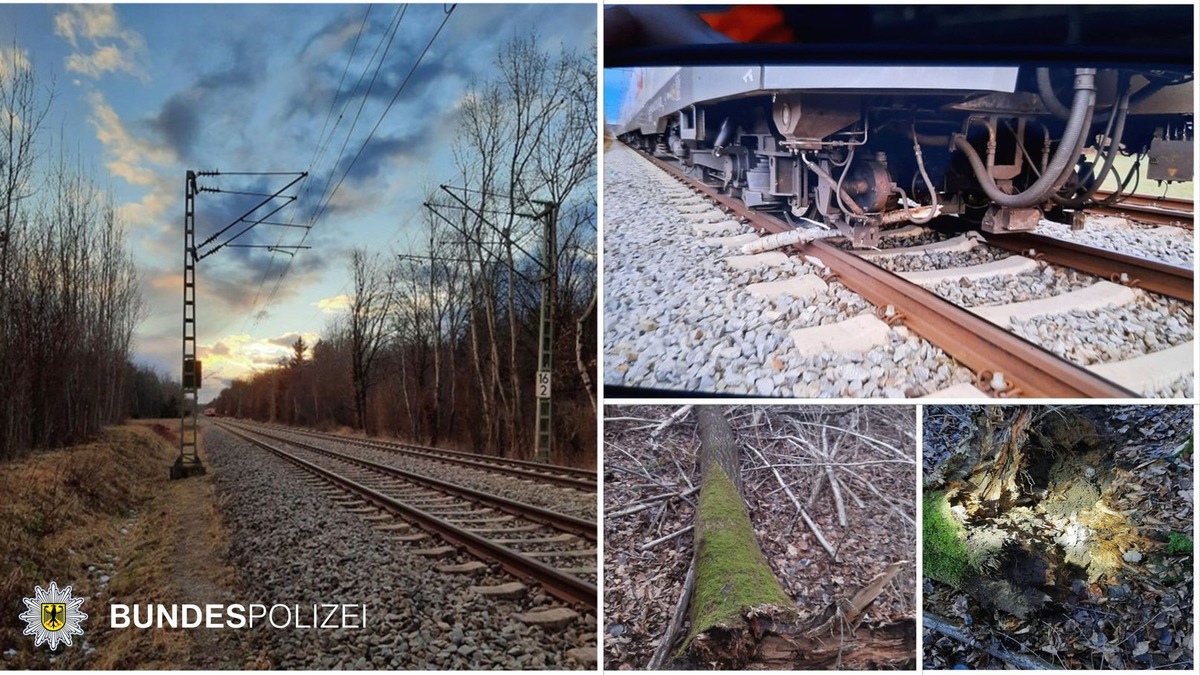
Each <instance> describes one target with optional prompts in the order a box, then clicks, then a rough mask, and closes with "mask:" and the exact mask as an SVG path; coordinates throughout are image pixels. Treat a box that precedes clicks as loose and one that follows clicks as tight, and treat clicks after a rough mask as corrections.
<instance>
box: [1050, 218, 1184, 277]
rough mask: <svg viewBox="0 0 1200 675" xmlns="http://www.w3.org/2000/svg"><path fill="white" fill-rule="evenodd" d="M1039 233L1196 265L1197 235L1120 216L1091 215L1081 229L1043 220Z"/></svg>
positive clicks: (1169, 262)
mask: <svg viewBox="0 0 1200 675" xmlns="http://www.w3.org/2000/svg"><path fill="white" fill-rule="evenodd" d="M1037 233H1038V234H1042V235H1046V236H1048V237H1054V238H1056V239H1062V240H1063V241H1070V242H1074V243H1077V244H1082V245H1084V246H1094V247H1096V248H1102V249H1106V250H1109V251H1116V252H1118V253H1124V254H1126V255H1131V256H1135V257H1138V258H1150V259H1153V260H1159V261H1162V262H1164V263H1167V264H1169V265H1177V266H1179V267H1187V268H1189V269H1191V268H1193V267H1195V264H1196V260H1195V257H1194V254H1193V252H1192V238H1193V236H1194V234H1193V233H1192V232H1191V231H1189V230H1185V229H1183V228H1180V227H1159V226H1156V225H1143V224H1141V223H1136V222H1132V221H1129V220H1126V219H1125V218H1121V217H1117V216H1089V217H1088V218H1087V220H1086V221H1085V222H1084V228H1083V229H1082V230H1072V229H1071V227H1070V226H1069V225H1063V224H1062V223H1056V222H1053V221H1050V220H1043V221H1041V222H1040V223H1038V230H1037Z"/></svg>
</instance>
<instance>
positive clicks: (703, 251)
mask: <svg viewBox="0 0 1200 675" xmlns="http://www.w3.org/2000/svg"><path fill="white" fill-rule="evenodd" d="M605 171H606V174H605V177H606V178H605V234H604V249H605V250H604V254H605V257H604V259H605V301H604V316H605V335H604V381H605V383H606V384H612V385H626V386H637V387H649V388H655V389H673V390H679V391H700V392H719V393H730V394H747V395H757V396H788V397H791V396H795V397H804V398H810V397H842V396H852V397H867V396H877V397H878V396H886V397H892V398H902V397H905V396H919V395H922V394H926V393H931V392H934V391H937V390H939V389H942V388H944V387H947V386H950V385H951V384H954V383H958V382H970V381H971V380H972V379H973V378H972V375H971V373H970V371H968V370H967V369H965V368H962V367H961V366H959V365H957V364H956V363H955V362H954V361H953V359H951V358H950V357H949V356H948V355H947V354H945V352H943V351H942V350H940V349H938V348H936V347H934V346H933V345H931V344H930V343H928V342H927V341H925V340H923V339H921V338H918V337H916V336H913V335H909V334H908V331H906V330H903V329H900V330H894V331H892V332H891V333H890V335H889V344H887V345H885V346H883V347H878V348H875V349H872V350H870V351H868V352H867V353H865V354H864V353H852V354H837V353H833V352H825V353H822V354H817V355H812V356H801V355H799V354H798V353H797V352H796V351H795V350H794V348H793V341H792V338H791V336H790V332H791V331H794V330H797V329H800V328H807V327H811V326H818V325H824V324H828V323H832V322H837V321H841V320H845V319H848V318H851V317H853V316H856V315H858V314H862V313H864V312H869V311H873V309H872V308H871V307H870V306H869V305H868V303H866V302H865V301H864V300H863V299H862V298H861V297H860V296H858V295H857V294H855V293H853V292H851V291H850V290H849V289H847V288H845V287H844V286H842V285H841V284H839V283H836V282H834V283H831V284H830V285H829V287H828V288H827V289H826V290H824V291H822V292H820V293H819V294H818V295H817V296H816V297H815V298H813V299H812V300H793V299H791V298H787V297H783V296H777V297H775V298H767V297H762V296H754V295H751V294H750V293H748V292H746V291H745V290H744V287H745V286H746V285H748V284H750V283H755V282H758V281H773V280H782V279H787V278H790V277H794V276H798V275H804V274H817V273H819V272H820V270H818V269H817V268H816V267H815V266H814V265H812V264H810V263H808V262H805V261H801V260H798V259H795V258H792V259H789V260H788V262H786V263H784V264H783V265H782V266H780V267H775V268H769V269H760V270H755V271H742V272H737V271H732V270H730V269H729V267H728V266H727V265H726V264H725V263H723V262H722V259H723V258H726V257H728V256H731V255H739V254H740V251H731V250H728V249H725V248H722V247H720V246H714V245H709V244H706V243H705V242H704V237H701V236H697V235H696V234H695V233H694V232H693V231H692V229H691V226H690V225H689V223H688V222H687V220H686V218H685V217H684V216H683V214H682V213H681V212H680V211H679V209H677V208H675V207H674V206H672V205H671V203H670V202H669V201H668V200H666V199H665V198H664V188H663V184H662V183H661V182H659V180H658V179H656V178H655V174H657V172H658V170H657V169H655V168H654V167H653V166H652V165H650V164H649V163H648V162H646V161H645V160H644V159H642V158H640V157H638V156H637V155H636V154H635V153H634V152H633V151H631V150H629V149H627V148H624V147H620V146H616V147H614V148H613V149H612V150H611V151H609V152H608V153H607V154H606V155H605ZM740 231H749V230H748V229H747V228H741V230H740ZM734 233H736V232H732V231H731V232H729V234H734Z"/></svg>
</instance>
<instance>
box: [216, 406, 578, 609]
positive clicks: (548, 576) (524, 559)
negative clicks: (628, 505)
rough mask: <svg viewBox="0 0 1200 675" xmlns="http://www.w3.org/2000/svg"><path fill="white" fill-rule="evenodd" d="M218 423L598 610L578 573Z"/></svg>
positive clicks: (548, 589) (565, 597) (559, 595)
mask: <svg viewBox="0 0 1200 675" xmlns="http://www.w3.org/2000/svg"><path fill="white" fill-rule="evenodd" d="M218 425H219V426H220V427H221V428H222V429H224V430H226V431H228V432H229V433H231V434H234V435H236V436H238V437H240V438H242V439H243V440H245V441H247V442H249V443H253V444H254V445H257V446H259V447H260V448H263V449H265V450H268V451H270V452H272V453H275V454H276V455H279V456H280V457H282V458H284V459H286V460H288V461H290V462H292V463H294V464H296V465H298V466H300V467H302V468H304V469H305V470H306V471H309V472H311V473H314V474H316V475H318V476H320V477H321V478H324V479H325V480H328V481H329V482H331V483H334V484H335V485H339V486H341V487H342V488H344V489H346V490H348V491H350V492H353V493H355V494H357V495H359V496H361V497H363V498H364V499H366V500H367V501H369V502H371V503H372V504H375V505H376V506H379V507H381V508H383V509H386V510H388V511H392V512H393V513H400V514H403V515H404V516H406V517H408V518H410V519H412V520H413V521H415V522H416V523H417V525H418V526H419V527H420V528H421V529H423V530H426V531H427V532H430V533H431V534H436V535H437V536H439V537H441V538H442V539H445V540H446V541H447V542H450V543H453V544H457V545H459V546H462V547H463V548H464V549H466V550H467V551H468V552H470V553H471V554H472V555H474V556H475V557H477V558H483V559H485V560H493V561H495V562H497V563H499V564H500V566H501V567H503V568H504V569H505V570H506V571H508V572H509V573H510V574H513V575H514V576H516V577H519V578H522V579H528V580H530V581H533V582H534V583H537V584H539V585H541V586H542V587H543V588H545V589H546V592H547V593H549V594H550V595H553V596H554V597H556V598H558V599H559V600H562V601H563V602H567V603H570V604H572V605H576V606H579V607H584V608H586V609H588V610H590V611H593V612H594V611H596V608H597V606H598V605H599V602H598V591H597V589H596V585H595V584H592V583H588V582H587V581H584V580H582V579H580V578H578V577H576V576H573V575H570V574H567V573H565V572H562V571H561V570H558V569H556V568H554V567H552V566H550V565H547V564H546V563H543V562H541V561H539V560H534V559H533V558H530V557H528V556H525V555H522V554H521V553H520V552H518V551H514V550H513V549H511V548H508V547H507V546H503V545H501V544H496V543H493V542H491V541H488V540H487V539H485V538H483V537H481V536H479V535H477V534H475V533H473V532H467V531H466V530H464V529H462V528H460V527H457V526H455V525H453V524H451V523H448V522H446V521H445V520H442V519H441V518H438V517H437V516H434V515H431V514H429V513H426V512H425V511H422V510H421V509H418V508H416V507H414V506H410V505H408V504H405V503H404V502H401V501H399V500H396V499H393V498H392V497H389V496H387V495H385V494H383V493H382V492H379V491H377V490H375V489H373V488H370V487H367V486H366V485H363V484H361V483H358V482H355V481H353V480H351V479H349V478H346V477H345V476H342V475H340V474H338V473H335V472H333V471H330V470H329V469H326V468H324V467H322V466H318V465H316V464H314V463H312V462H310V461H308V460H306V459H303V458H301V457H297V456H295V455H293V454H291V453H290V452H288V451H286V450H284V449H282V448H278V447H276V446H274V445H271V444H270V443H267V442H266V441H263V440H260V439H257V438H254V437H253V436H251V435H250V434H249V433H247V432H246V431H243V430H241V429H238V428H237V427H233V426H231V425H226V424H220V423H218Z"/></svg>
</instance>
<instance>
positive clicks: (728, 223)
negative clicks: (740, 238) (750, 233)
mask: <svg viewBox="0 0 1200 675" xmlns="http://www.w3.org/2000/svg"><path fill="white" fill-rule="evenodd" d="M744 229H746V228H745V226H744V225H742V224H741V223H739V222H738V221H736V220H719V221H716V222H704V223H692V233H693V234H695V235H696V236H697V237H709V236H712V235H714V234H725V233H728V232H741V231H742V230H744Z"/></svg>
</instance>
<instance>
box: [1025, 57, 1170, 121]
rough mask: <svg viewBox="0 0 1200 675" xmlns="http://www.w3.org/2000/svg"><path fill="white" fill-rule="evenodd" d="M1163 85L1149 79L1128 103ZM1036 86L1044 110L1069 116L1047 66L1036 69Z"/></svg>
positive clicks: (1101, 117) (1100, 117) (1104, 114)
mask: <svg viewBox="0 0 1200 675" xmlns="http://www.w3.org/2000/svg"><path fill="white" fill-rule="evenodd" d="M1076 73H1078V71H1076ZM1164 86H1166V83H1163V82H1154V81H1150V82H1149V83H1148V84H1147V85H1146V86H1144V87H1142V88H1141V89H1138V90H1137V93H1135V94H1134V95H1133V96H1132V97H1130V99H1129V103H1130V105H1137V104H1138V103H1141V102H1142V101H1144V100H1146V99H1148V98H1150V97H1151V96H1153V95H1154V94H1156V93H1158V92H1159V90H1161V89H1162V88H1163V87H1164ZM1037 87H1038V98H1040V99H1041V100H1042V105H1044V106H1046V110H1049V111H1050V114H1052V115H1054V116H1055V117H1057V118H1059V119H1060V120H1065V119H1067V118H1068V117H1069V116H1070V115H1069V113H1070V111H1069V110H1067V108H1066V107H1065V106H1064V105H1063V104H1062V102H1061V101H1059V100H1058V95H1057V94H1055V93H1054V87H1053V85H1052V84H1051V83H1050V69H1049V68H1038V69H1037ZM1112 111H1113V108H1109V109H1108V110H1102V111H1100V112H1098V113H1096V114H1095V116H1094V117H1093V118H1092V121H1093V122H1105V121H1107V120H1108V116H1109V115H1111V114H1112Z"/></svg>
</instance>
